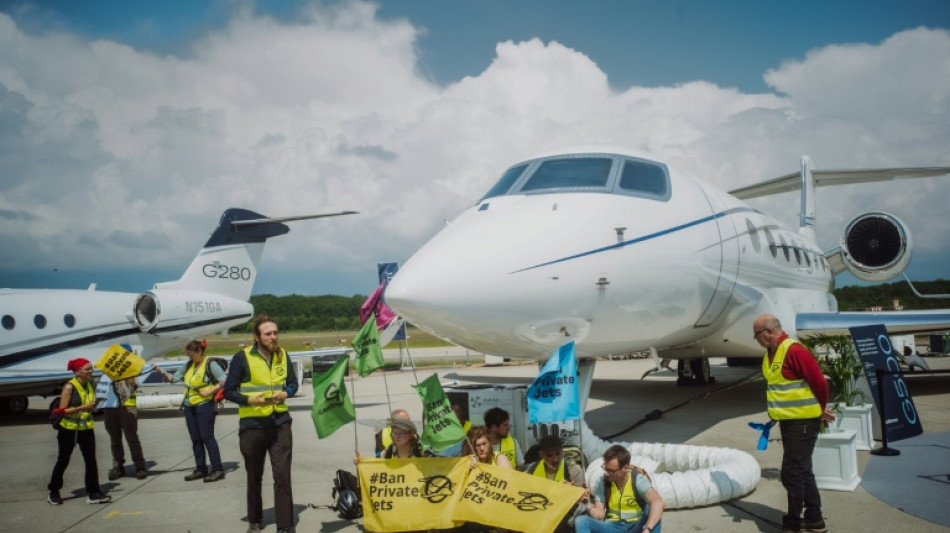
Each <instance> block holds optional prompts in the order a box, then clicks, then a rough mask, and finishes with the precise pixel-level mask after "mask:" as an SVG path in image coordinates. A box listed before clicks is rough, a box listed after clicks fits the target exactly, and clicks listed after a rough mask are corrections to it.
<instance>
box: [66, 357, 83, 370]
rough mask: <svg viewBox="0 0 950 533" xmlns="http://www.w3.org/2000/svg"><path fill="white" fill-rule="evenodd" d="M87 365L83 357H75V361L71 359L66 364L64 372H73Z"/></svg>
mask: <svg viewBox="0 0 950 533" xmlns="http://www.w3.org/2000/svg"><path fill="white" fill-rule="evenodd" d="M88 364H89V359H85V358H83V357H77V358H76V359H73V360H71V361H70V362H69V363H67V364H66V370H69V371H70V372H75V371H77V370H79V369H80V368H82V367H84V366H86V365H88Z"/></svg>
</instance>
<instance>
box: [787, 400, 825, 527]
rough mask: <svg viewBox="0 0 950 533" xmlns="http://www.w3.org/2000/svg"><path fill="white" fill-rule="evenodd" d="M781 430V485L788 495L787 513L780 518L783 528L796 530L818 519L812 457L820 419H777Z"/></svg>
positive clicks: (819, 499) (816, 487)
mask: <svg viewBox="0 0 950 533" xmlns="http://www.w3.org/2000/svg"><path fill="white" fill-rule="evenodd" d="M779 428H780V429H781V430H782V447H783V448H784V452H783V453H782V486H784V487H785V491H786V492H787V493H788V511H787V513H786V514H785V516H784V517H782V521H783V525H785V526H789V527H791V528H792V529H798V528H799V527H800V526H801V522H802V511H803V510H804V512H805V520H809V521H815V520H820V519H821V496H820V495H819V494H818V485H817V484H815V473H814V472H813V471H812V466H811V455H812V452H814V451H815V441H817V440H818V432H819V431H820V429H821V419H820V418H809V419H803V420H780V421H779Z"/></svg>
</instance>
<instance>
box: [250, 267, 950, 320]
mask: <svg viewBox="0 0 950 533" xmlns="http://www.w3.org/2000/svg"><path fill="white" fill-rule="evenodd" d="M914 286H915V287H917V290H918V291H920V292H921V293H922V294H925V295H926V294H950V281H947V280H944V279H937V280H935V281H922V282H918V283H915V284H914ZM834 294H835V298H837V299H838V308H839V309H840V310H842V311H858V310H865V309H870V308H876V307H880V308H883V309H885V310H886V309H893V306H894V300H898V301H899V302H900V304H901V305H902V306H903V308H904V309H907V310H910V309H939V308H945V307H947V306H948V303H947V300H945V299H924V298H918V297H917V296H915V295H914V294H913V292H912V291H911V290H910V287H909V286H908V285H907V283H905V282H903V281H900V282H896V283H884V284H877V285H868V286H857V285H851V286H848V287H840V288H837V289H835V291H834ZM366 298H367V297H366V295H364V294H354V295H353V296H337V295H333V294H324V295H321V296H304V295H300V294H291V295H287V296H274V295H273V294H256V295H254V296H251V304H253V305H254V312H255V313H266V314H268V315H270V316H272V317H274V318H275V319H276V320H277V323H278V324H280V328H281V329H282V330H285V331H286V330H296V331H344V330H356V329H359V328H360V319H359V309H360V305H362V304H363V302H365V301H366ZM250 330H251V323H250V322H249V323H248V324H245V325H241V326H237V327H235V328H233V329H232V330H231V331H232V332H234V333H240V332H249V331H250Z"/></svg>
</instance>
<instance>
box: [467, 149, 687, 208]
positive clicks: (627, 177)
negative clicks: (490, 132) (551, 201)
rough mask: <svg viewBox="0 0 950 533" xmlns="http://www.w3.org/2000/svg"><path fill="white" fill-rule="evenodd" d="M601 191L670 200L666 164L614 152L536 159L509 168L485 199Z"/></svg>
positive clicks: (483, 198)
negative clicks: (505, 196) (614, 153)
mask: <svg viewBox="0 0 950 533" xmlns="http://www.w3.org/2000/svg"><path fill="white" fill-rule="evenodd" d="M553 192H597V193H612V194H622V195H629V196H642V197H646V198H653V199H656V200H667V199H669V196H670V180H669V173H668V171H667V169H666V165H663V164H661V163H656V162H654V161H648V160H644V159H639V158H634V157H630V156H622V155H613V154H591V155H572V156H563V155H562V156H556V157H549V158H542V159H535V160H532V161H528V162H526V163H521V164H519V165H515V166H513V167H511V168H510V169H508V170H507V171H505V173H504V174H503V175H502V176H501V178H500V179H499V180H498V182H497V183H495V185H494V186H493V187H492V188H491V190H489V191H488V193H487V194H485V196H484V197H482V200H485V199H487V198H493V197H496V196H503V195H506V194H544V193H553Z"/></svg>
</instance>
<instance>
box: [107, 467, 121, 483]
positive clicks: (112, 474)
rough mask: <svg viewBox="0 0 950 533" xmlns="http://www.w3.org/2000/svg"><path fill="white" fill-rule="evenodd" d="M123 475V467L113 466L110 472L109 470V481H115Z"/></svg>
mask: <svg viewBox="0 0 950 533" xmlns="http://www.w3.org/2000/svg"><path fill="white" fill-rule="evenodd" d="M124 475H125V468H124V467H121V466H113V467H112V470H109V481H115V480H117V479H119V478H120V477H122V476H124Z"/></svg>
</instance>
